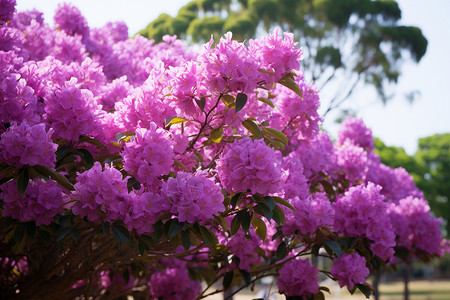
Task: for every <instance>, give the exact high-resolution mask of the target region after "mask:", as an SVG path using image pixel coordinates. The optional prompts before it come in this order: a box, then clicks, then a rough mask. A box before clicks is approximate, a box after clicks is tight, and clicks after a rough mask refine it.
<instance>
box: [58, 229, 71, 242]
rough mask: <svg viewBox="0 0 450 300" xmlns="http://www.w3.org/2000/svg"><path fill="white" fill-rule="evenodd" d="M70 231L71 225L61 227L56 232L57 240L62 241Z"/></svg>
mask: <svg viewBox="0 0 450 300" xmlns="http://www.w3.org/2000/svg"><path fill="white" fill-rule="evenodd" d="M69 231H70V227H61V228H60V229H59V230H58V231H57V232H56V240H57V241H58V242H59V241H61V240H62V239H63V238H64V237H65V236H66V235H67V234H68V233H69Z"/></svg>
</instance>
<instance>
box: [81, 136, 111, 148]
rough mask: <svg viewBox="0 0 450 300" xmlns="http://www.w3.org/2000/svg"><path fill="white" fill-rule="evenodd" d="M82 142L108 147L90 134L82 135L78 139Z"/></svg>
mask: <svg viewBox="0 0 450 300" xmlns="http://www.w3.org/2000/svg"><path fill="white" fill-rule="evenodd" d="M81 143H89V144H91V145H94V146H97V147H99V148H102V149H106V147H105V145H103V144H102V143H101V142H100V141H98V140H96V139H93V138H90V137H88V136H80V139H79V140H78V145H79V144H81Z"/></svg>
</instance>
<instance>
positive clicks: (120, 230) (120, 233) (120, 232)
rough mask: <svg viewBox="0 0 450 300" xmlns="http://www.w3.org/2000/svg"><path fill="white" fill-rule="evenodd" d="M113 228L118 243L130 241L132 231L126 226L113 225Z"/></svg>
mask: <svg viewBox="0 0 450 300" xmlns="http://www.w3.org/2000/svg"><path fill="white" fill-rule="evenodd" d="M111 230H112V233H113V235H114V238H115V239H116V242H117V244H118V245H120V244H121V243H128V242H129V241H130V233H129V232H128V230H127V229H126V228H125V227H123V226H120V225H112V226H111Z"/></svg>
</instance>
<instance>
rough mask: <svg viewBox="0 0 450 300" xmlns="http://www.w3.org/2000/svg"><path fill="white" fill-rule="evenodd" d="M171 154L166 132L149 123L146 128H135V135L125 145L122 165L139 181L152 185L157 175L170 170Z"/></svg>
mask: <svg viewBox="0 0 450 300" xmlns="http://www.w3.org/2000/svg"><path fill="white" fill-rule="evenodd" d="M173 155H174V154H173V146H172V144H171V142H170V139H169V136H168V133H167V132H166V131H164V130H163V129H162V128H160V127H157V126H156V124H154V123H151V124H150V127H149V128H148V129H144V128H138V129H136V136H135V137H134V138H133V139H132V141H131V142H129V143H127V144H126V145H125V147H124V150H123V152H122V156H123V167H124V169H125V170H126V171H127V172H128V173H130V174H131V175H133V176H135V177H136V179H137V180H138V181H140V182H141V183H145V184H147V185H149V186H154V185H158V181H157V178H158V177H159V176H161V175H164V174H168V173H169V172H170V168H171V167H172V164H173Z"/></svg>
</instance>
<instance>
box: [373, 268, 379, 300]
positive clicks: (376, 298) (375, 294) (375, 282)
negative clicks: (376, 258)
mask: <svg viewBox="0 0 450 300" xmlns="http://www.w3.org/2000/svg"><path fill="white" fill-rule="evenodd" d="M374 275H375V277H374V279H373V297H374V300H380V290H379V284H380V278H381V274H380V272H376V273H375V274H374Z"/></svg>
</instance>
